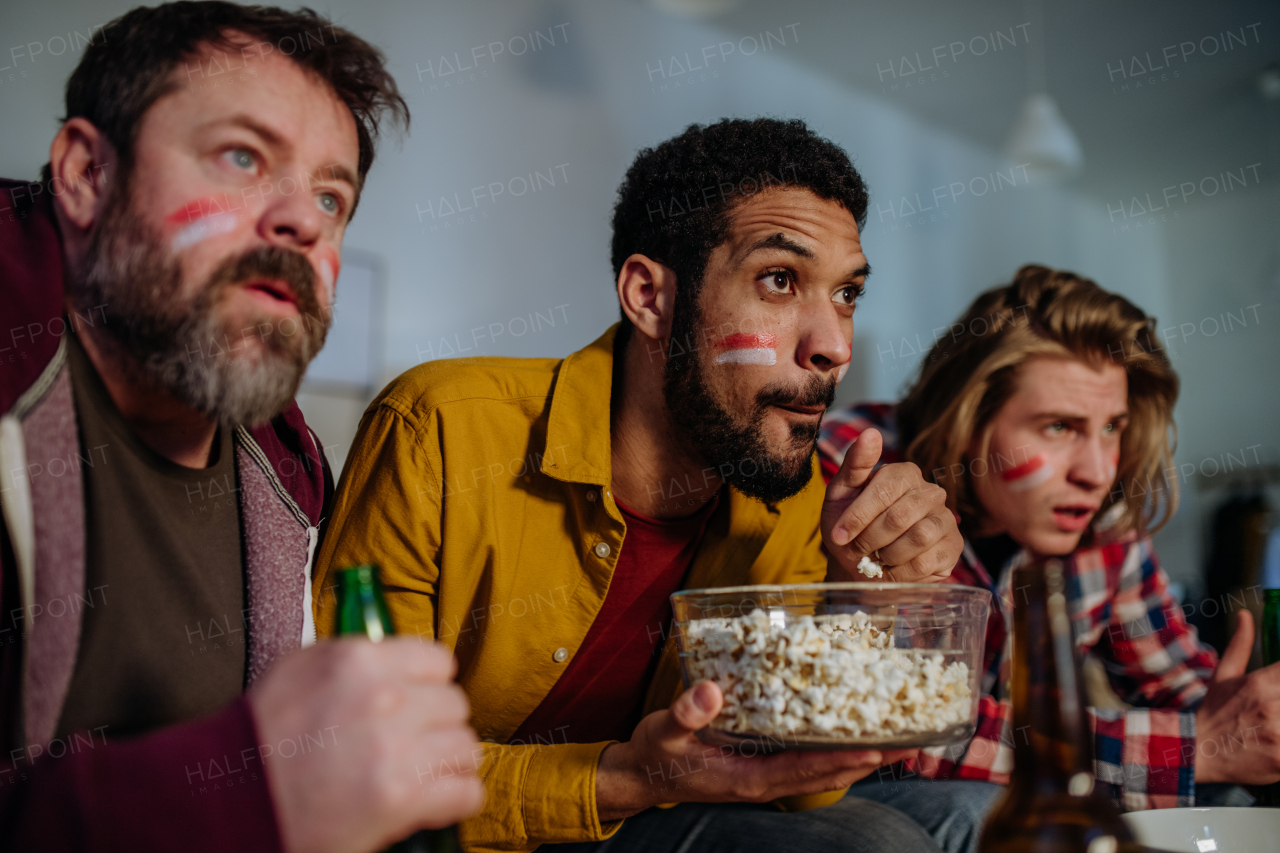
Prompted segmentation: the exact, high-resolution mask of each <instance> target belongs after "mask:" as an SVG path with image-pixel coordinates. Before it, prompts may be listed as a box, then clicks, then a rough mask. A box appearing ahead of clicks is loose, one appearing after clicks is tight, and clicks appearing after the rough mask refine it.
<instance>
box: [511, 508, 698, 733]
mask: <svg viewBox="0 0 1280 853" xmlns="http://www.w3.org/2000/svg"><path fill="white" fill-rule="evenodd" d="M718 502H719V496H718V495H717V496H716V497H715V498H713V499H712V500H710V501H708V502H707V504H706V506H704V507H702V508H701V509H699V510H698V511H697V512H696V513H694V514H693V515H690V516H685V517H684V518H672V519H656V518H649V517H647V516H643V515H640V514H638V513H636V512H635V511H633V510H631V509H628V508H627V507H626V506H624V505H623V504H622V502H621V501H619V502H618V509H620V510H622V516H623V518H624V519H625V520H626V522H627V535H626V538H625V539H624V540H623V544H622V551H621V553H619V554H618V564H617V566H616V567H615V568H614V571H613V580H612V581H611V582H610V584H609V592H608V593H607V594H606V595H605V599H604V604H603V605H602V606H601V608H600V612H599V614H597V616H596V619H595V621H594V622H592V623H591V628H590V630H588V631H587V636H586V638H585V639H584V640H583V641H582V646H581V648H579V649H578V653H577V654H576V655H575V656H574V657H573V660H571V661H569V663H568V664H567V665H566V667H565V670H564V672H563V673H561V675H560V679H559V680H558V681H556V684H555V686H554V687H552V688H551V692H550V693H548V694H547V695H546V698H544V699H543V700H542V703H541V704H539V705H538V707H537V708H536V709H535V710H534V712H533V713H532V714H530V715H529V717H528V718H527V719H526V720H525V721H524V723H523V724H521V726H520V728H519V730H517V731H516V733H515V734H514V735H512V738H511V740H512V742H515V741H520V742H523V743H538V742H541V743H598V742H599V741H604V740H618V741H625V740H630V739H631V732H632V731H633V730H634V729H635V727H636V723H638V722H640V713H641V711H642V710H643V706H644V697H645V691H646V690H647V689H648V687H649V679H650V677H651V676H652V674H653V667H654V665H655V664H656V663H657V660H658V657H659V655H660V653H661V650H662V645H663V641H664V640H665V639H666V636H667V630H668V626H669V624H670V622H671V601H670V595H671V593H673V592H675V591H676V590H678V589H679V588H680V583H681V581H682V580H683V579H684V576H685V573H686V572H687V571H688V569H689V564H690V563H692V562H693V555H694V554H695V553H696V552H697V550H698V545H699V543H701V542H702V534H703V532H704V531H705V530H706V529H707V521H708V520H709V519H710V518H711V514H712V513H713V512H715V507H716V504H717V503H718Z"/></svg>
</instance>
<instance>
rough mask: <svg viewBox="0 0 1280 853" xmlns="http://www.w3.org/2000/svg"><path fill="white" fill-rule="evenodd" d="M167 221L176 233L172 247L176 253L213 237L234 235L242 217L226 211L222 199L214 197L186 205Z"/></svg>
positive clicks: (167, 218)
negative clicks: (233, 232) (220, 200)
mask: <svg viewBox="0 0 1280 853" xmlns="http://www.w3.org/2000/svg"><path fill="white" fill-rule="evenodd" d="M164 221H165V225H166V226H168V227H169V229H171V230H173V237H172V238H171V239H170V245H171V246H172V247H173V250H174V251H175V252H180V251H182V250H183V249H188V248H190V247H192V246H194V245H196V244H197V243H203V242H204V241H205V240H208V239H209V238H210V237H216V236H218V235H219V234H229V233H231V232H232V231H234V230H235V229H236V226H237V225H239V224H240V217H239V215H238V214H237V213H236V212H235V211H231V210H225V209H223V207H222V205H221V203H220V202H219V200H218V199H217V198H216V197H211V198H207V199H200V200H199V201H193V202H191V203H190V204H187V205H185V206H183V207H182V208H181V209H179V210H177V211H175V212H173V213H171V214H169V215H168V216H167V217H165V220H164ZM174 229H176V230H174Z"/></svg>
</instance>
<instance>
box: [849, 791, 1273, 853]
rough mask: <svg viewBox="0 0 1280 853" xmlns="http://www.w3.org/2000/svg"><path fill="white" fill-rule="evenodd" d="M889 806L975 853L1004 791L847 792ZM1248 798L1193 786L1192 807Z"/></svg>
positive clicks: (939, 838)
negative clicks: (983, 828) (985, 824)
mask: <svg viewBox="0 0 1280 853" xmlns="http://www.w3.org/2000/svg"><path fill="white" fill-rule="evenodd" d="M849 795H850V796H854V795H856V796H859V797H862V798H864V799H867V800H874V801H875V802H877V803H884V804H885V805H886V806H892V807H893V808H895V809H897V810H898V811H900V812H902V813H903V814H905V815H907V816H909V817H910V818H912V819H913V820H914V821H915V822H916V823H918V824H920V825H921V826H922V827H924V829H925V830H926V831H928V833H929V835H930V836H931V837H932V838H933V840H934V841H935V842H937V844H938V846H939V847H941V848H942V849H943V851H944V853H975V851H976V850H977V849H978V838H979V837H980V836H981V835H982V826H983V824H984V823H986V820H987V817H988V816H989V815H990V814H991V812H992V811H994V810H995V807H996V806H998V805H999V804H1000V799H1001V798H1002V797H1003V796H1004V786H1003V785H997V784H995V783H993V782H975V781H969V780H956V779H950V780H940V781H935V780H932V779H924V778H920V777H917V778H914V779H891V780H886V781H882V780H879V779H876V778H875V776H874V775H872V776H870V777H868V778H866V779H864V780H863V781H861V782H859V783H858V784H856V785H854V786H853V787H852V788H850V789H849ZM1252 804H1253V797H1251V796H1249V792H1248V791H1246V790H1245V789H1244V788H1242V787H1240V786H1239V785H1229V784H1203V785H1196V805H1197V806H1237V807H1239V806H1250V805H1252Z"/></svg>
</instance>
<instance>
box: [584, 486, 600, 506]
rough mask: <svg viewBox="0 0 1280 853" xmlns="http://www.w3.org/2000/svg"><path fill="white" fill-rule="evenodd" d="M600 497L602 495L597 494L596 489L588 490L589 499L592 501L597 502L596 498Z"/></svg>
mask: <svg viewBox="0 0 1280 853" xmlns="http://www.w3.org/2000/svg"><path fill="white" fill-rule="evenodd" d="M598 497H600V495H598V494H596V490H595V489H592V490H591V491H589V492H587V500H589V501H591V502H592V503H595V502H596V498H598Z"/></svg>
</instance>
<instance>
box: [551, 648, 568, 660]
mask: <svg viewBox="0 0 1280 853" xmlns="http://www.w3.org/2000/svg"><path fill="white" fill-rule="evenodd" d="M568 657H569V650H568V649H564V648H560V649H556V650H555V653H554V654H552V655H551V659H552V660H554V661H555V662H556V663H564V662H565V660H567V659H568Z"/></svg>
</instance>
